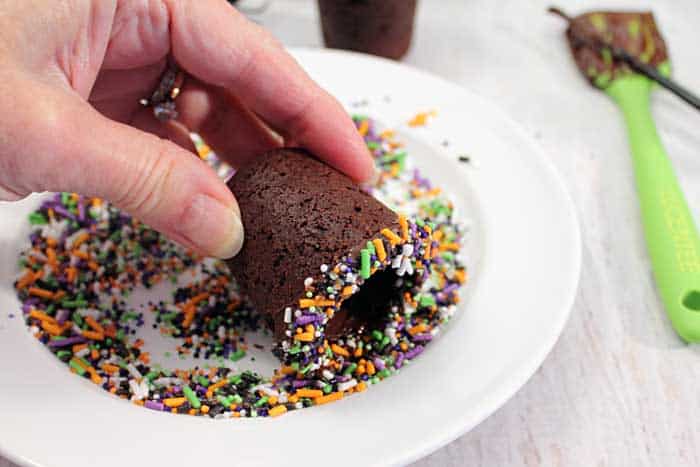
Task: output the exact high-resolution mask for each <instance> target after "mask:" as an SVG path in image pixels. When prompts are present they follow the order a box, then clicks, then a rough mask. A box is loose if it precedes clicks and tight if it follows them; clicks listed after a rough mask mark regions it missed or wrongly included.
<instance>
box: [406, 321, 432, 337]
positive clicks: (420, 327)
mask: <svg viewBox="0 0 700 467" xmlns="http://www.w3.org/2000/svg"><path fill="white" fill-rule="evenodd" d="M427 330H428V326H426V325H425V324H424V323H421V324H417V325H415V326H413V327H412V328H408V333H409V334H410V335H412V336H415V335H416V334H419V333H421V332H424V331H427Z"/></svg>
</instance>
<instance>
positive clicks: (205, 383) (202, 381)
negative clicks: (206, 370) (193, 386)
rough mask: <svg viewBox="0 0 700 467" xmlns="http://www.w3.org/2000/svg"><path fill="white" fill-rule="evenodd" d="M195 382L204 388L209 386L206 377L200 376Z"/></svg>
mask: <svg viewBox="0 0 700 467" xmlns="http://www.w3.org/2000/svg"><path fill="white" fill-rule="evenodd" d="M197 381H199V384H201V385H202V386H204V387H205V388H206V387H207V386H209V378H207V377H206V376H200V377H199V378H197Z"/></svg>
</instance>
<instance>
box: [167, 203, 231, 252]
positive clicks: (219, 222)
mask: <svg viewBox="0 0 700 467" xmlns="http://www.w3.org/2000/svg"><path fill="white" fill-rule="evenodd" d="M176 229H177V230H178V232H179V233H180V234H181V235H182V236H183V237H185V238H186V239H187V240H189V241H190V242H191V243H193V244H194V245H196V246H197V248H198V249H199V250H200V251H201V252H203V253H204V254H206V255H207V256H213V257H215V258H222V259H226V258H230V257H232V256H235V255H236V254H237V253H238V252H239V251H241V247H242V246H243V223H242V222H241V218H240V216H239V214H238V212H237V210H236V209H234V208H233V207H228V206H226V205H224V204H223V203H221V202H219V201H217V200H215V199H214V198H212V197H210V196H207V195H202V194H198V195H195V196H194V198H193V199H192V201H191V203H190V205H189V207H188V208H187V209H186V210H185V212H184V214H183V218H182V222H181V224H180V225H179V226H176Z"/></svg>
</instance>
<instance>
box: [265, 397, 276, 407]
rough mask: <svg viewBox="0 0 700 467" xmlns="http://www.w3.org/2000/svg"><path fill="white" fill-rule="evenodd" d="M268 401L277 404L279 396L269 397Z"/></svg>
mask: <svg viewBox="0 0 700 467" xmlns="http://www.w3.org/2000/svg"><path fill="white" fill-rule="evenodd" d="M267 403H268V404H270V405H277V396H270V397H269V398H268V399H267Z"/></svg>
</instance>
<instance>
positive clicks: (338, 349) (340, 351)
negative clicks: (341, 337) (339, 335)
mask: <svg viewBox="0 0 700 467" xmlns="http://www.w3.org/2000/svg"><path fill="white" fill-rule="evenodd" d="M331 350H332V351H333V353H334V354H336V355H340V356H343V357H350V353H349V352H348V351H347V350H345V349H344V348H342V347H341V346H339V345H338V344H331Z"/></svg>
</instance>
